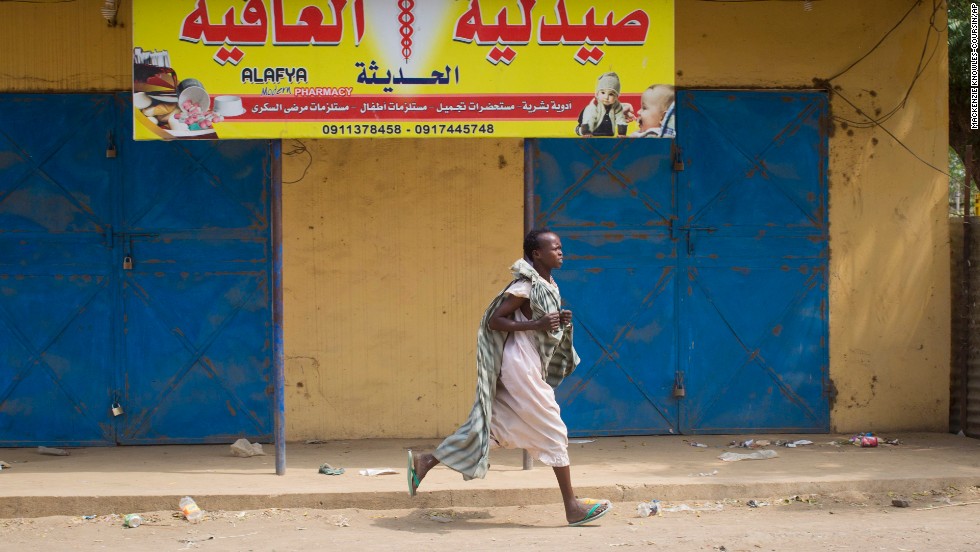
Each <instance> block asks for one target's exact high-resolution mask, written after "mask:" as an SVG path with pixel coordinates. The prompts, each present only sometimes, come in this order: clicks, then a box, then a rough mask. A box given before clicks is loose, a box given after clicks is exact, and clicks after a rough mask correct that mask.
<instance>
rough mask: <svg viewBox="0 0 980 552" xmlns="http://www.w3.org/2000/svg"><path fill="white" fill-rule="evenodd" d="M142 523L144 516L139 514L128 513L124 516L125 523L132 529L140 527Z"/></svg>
mask: <svg viewBox="0 0 980 552" xmlns="http://www.w3.org/2000/svg"><path fill="white" fill-rule="evenodd" d="M141 523H143V518H141V517H140V515H139V514H126V515H125V516H123V525H125V526H126V527H129V528H130V529H134V528H136V527H139V526H140V524H141Z"/></svg>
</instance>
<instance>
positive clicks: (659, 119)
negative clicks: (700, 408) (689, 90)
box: [575, 72, 677, 138]
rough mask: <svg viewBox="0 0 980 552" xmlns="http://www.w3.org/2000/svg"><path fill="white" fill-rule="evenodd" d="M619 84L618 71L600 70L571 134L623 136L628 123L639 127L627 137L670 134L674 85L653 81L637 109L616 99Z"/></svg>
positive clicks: (671, 132)
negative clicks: (594, 85) (592, 94)
mask: <svg viewBox="0 0 980 552" xmlns="http://www.w3.org/2000/svg"><path fill="white" fill-rule="evenodd" d="M621 88H622V86H621V83H620V81H619V75H617V74H616V73H612V72H610V73H603V74H602V75H600V76H599V79H598V81H597V82H596V89H595V97H594V98H593V99H592V100H591V101H590V102H589V103H588V105H586V106H585V107H584V108H583V109H582V111H581V112H580V113H579V115H578V120H577V124H576V126H575V134H577V135H578V136H620V137H623V136H626V135H627V129H628V128H629V125H630V123H633V122H637V123H639V129H637V130H635V131H633V132H631V133H629V137H630V138H673V137H674V136H676V134H677V131H676V129H675V125H674V87H673V86H672V85H669V84H653V85H651V86H650V87H649V88H647V89H646V90H644V91H643V93H642V94H641V95H640V107H639V109H638V110H635V109H634V108H633V105H632V104H629V103H626V102H621V101H620V99H619V95H620V90H621Z"/></svg>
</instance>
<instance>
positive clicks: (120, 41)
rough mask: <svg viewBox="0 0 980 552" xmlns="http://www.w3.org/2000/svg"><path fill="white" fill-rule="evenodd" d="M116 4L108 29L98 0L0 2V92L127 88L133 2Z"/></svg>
mask: <svg viewBox="0 0 980 552" xmlns="http://www.w3.org/2000/svg"><path fill="white" fill-rule="evenodd" d="M135 1H139V0H135ZM120 4H121V5H120V9H119V12H118V14H117V25H116V26H115V27H109V26H108V24H107V23H106V20H105V19H103V17H102V14H101V13H99V9H100V8H101V7H102V2H101V1H100V0H76V1H75V2H57V3H54V2H34V3H31V2H0V92H71V91H75V92H77V91H117V90H128V89H131V88H132V87H133V56H132V50H133V46H132V43H133V37H132V29H131V28H130V24H129V22H130V20H131V18H132V11H131V10H132V4H133V1H132V0H130V1H123V2H120Z"/></svg>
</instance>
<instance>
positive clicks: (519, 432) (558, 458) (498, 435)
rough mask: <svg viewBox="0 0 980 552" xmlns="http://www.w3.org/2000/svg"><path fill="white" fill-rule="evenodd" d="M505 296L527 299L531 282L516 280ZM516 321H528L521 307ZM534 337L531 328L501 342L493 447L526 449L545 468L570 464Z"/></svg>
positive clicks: (564, 435)
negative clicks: (502, 343) (503, 342)
mask: <svg viewBox="0 0 980 552" xmlns="http://www.w3.org/2000/svg"><path fill="white" fill-rule="evenodd" d="M547 285H551V284H547ZM556 289H557V287H556ZM507 293H509V294H510V295H515V296H518V297H524V298H527V297H528V296H529V295H530V293H531V282H529V281H527V280H520V281H518V282H515V283H514V284H512V285H511V286H510V287H509V288H507ZM514 319H515V320H517V321H518V322H525V321H527V318H525V317H524V313H523V312H521V309H517V311H516V312H515V313H514ZM534 334H535V332H534V331H533V330H532V331H523V332H511V333H510V335H509V336H508V338H507V342H506V343H505V344H504V352H503V358H502V361H501V366H500V378H499V379H498V380H497V394H496V396H495V397H494V400H493V407H492V412H493V416H492V417H491V419H490V435H491V437H492V439H493V441H492V442H493V443H494V444H496V445H497V446H500V447H502V448H520V449H525V450H527V451H528V452H530V453H531V455H532V456H534V457H535V458H537V459H538V460H540V461H541V462H542V463H543V464H545V465H547V466H552V467H562V466H568V465H569V460H568V429H567V428H566V427H565V423H564V422H563V421H562V420H561V410H560V409H559V408H558V402H557V401H555V390H554V389H553V388H552V387H551V386H550V385H548V384H547V382H545V381H544V379H543V377H542V375H541V357H540V356H539V354H538V347H537V338H536V337H535V336H534Z"/></svg>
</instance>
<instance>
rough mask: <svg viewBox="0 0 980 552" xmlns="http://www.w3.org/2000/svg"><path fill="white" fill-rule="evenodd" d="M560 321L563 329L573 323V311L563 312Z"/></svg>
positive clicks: (559, 317) (559, 316)
mask: <svg viewBox="0 0 980 552" xmlns="http://www.w3.org/2000/svg"><path fill="white" fill-rule="evenodd" d="M558 320H559V321H560V322H561V325H562V326H563V327H564V326H568V325H569V324H571V323H572V311H570V310H563V311H561V314H559V315H558Z"/></svg>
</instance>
